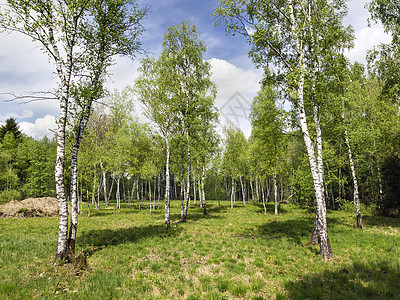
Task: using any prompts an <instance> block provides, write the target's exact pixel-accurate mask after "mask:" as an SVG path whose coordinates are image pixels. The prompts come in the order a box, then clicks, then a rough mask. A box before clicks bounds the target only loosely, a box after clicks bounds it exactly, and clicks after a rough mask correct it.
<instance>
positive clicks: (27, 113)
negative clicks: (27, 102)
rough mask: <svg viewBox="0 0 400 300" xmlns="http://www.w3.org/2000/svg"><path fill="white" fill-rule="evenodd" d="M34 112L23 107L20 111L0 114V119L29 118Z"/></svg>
mask: <svg viewBox="0 0 400 300" xmlns="http://www.w3.org/2000/svg"><path fill="white" fill-rule="evenodd" d="M33 115H34V113H33V111H31V110H27V109H24V110H23V111H22V112H21V113H16V112H10V113H7V114H5V115H0V120H3V121H5V120H7V119H9V118H15V119H29V118H31V117H33Z"/></svg>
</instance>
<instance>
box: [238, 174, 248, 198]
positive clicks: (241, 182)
mask: <svg viewBox="0 0 400 300" xmlns="http://www.w3.org/2000/svg"><path fill="white" fill-rule="evenodd" d="M239 178H240V186H241V188H242V199H243V204H246V191H245V190H244V187H243V180H242V175H240V177H239Z"/></svg>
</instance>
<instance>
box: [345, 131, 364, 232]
mask: <svg viewBox="0 0 400 300" xmlns="http://www.w3.org/2000/svg"><path fill="white" fill-rule="evenodd" d="M344 138H345V141H346V145H347V153H348V155H349V162H350V170H351V175H352V177H353V185H354V205H355V207H356V221H357V228H360V229H362V218H361V208H360V197H359V194H358V181H357V174H356V168H355V165H354V159H353V153H352V151H351V147H350V141H349V137H348V132H347V129H346V128H345V129H344Z"/></svg>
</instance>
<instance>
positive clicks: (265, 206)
mask: <svg viewBox="0 0 400 300" xmlns="http://www.w3.org/2000/svg"><path fill="white" fill-rule="evenodd" d="M261 193H262V202H263V207H264V215H267V205H266V204H265V193H264V187H263V186H261Z"/></svg>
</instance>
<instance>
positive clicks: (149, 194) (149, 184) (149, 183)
mask: <svg viewBox="0 0 400 300" xmlns="http://www.w3.org/2000/svg"><path fill="white" fill-rule="evenodd" d="M147 185H148V187H149V193H148V196H149V203H150V215H151V181H150V180H149V181H148V182H147Z"/></svg>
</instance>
